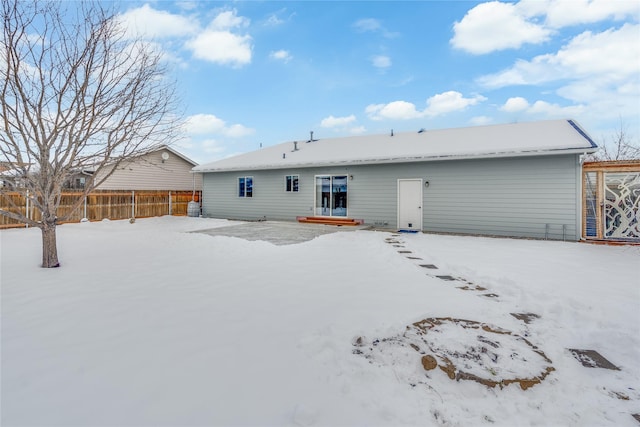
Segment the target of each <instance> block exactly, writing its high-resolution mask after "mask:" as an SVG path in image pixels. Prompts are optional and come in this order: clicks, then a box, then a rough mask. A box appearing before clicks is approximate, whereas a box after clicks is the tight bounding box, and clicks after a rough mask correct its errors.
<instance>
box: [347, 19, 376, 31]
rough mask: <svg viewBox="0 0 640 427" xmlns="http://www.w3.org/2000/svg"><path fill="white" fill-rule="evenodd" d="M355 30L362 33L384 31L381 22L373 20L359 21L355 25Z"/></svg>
mask: <svg viewBox="0 0 640 427" xmlns="http://www.w3.org/2000/svg"><path fill="white" fill-rule="evenodd" d="M353 28H355V29H356V31H358V32H361V33H366V32H375V31H381V30H382V29H383V28H382V24H381V23H380V21H379V20H377V19H373V18H363V19H359V20H357V21H356V22H354V23H353Z"/></svg>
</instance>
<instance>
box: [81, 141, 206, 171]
mask: <svg viewBox="0 0 640 427" xmlns="http://www.w3.org/2000/svg"><path fill="white" fill-rule="evenodd" d="M159 151H168V152H170V153H172V154H174V155H176V156H177V157H179V158H181V159H182V160H184V161H185V162H187V163H189V164H190V165H191V166H197V165H198V164H197V163H196V162H194V161H193V160H191V159H190V158H188V157H187V156H185V155H184V154H182V153H180V152H178V151H176V150H174V149H173V148H171V147H169V146H168V145H161V146H159V147H157V148H154V149H153V150H149V151H145V152H142V153H141V154H139V155H138V156H136V157H132V158H131V159H126V160H124V161H123V163H128V162H132V161H133V162H135V161H136V159H137V158H140V157H145V156H147V155H149V154H151V153H157V152H159ZM109 165H111V163H109ZM94 169H95V168H87V169H84V170H82V171H81V172H82V173H83V174H93V172H94Z"/></svg>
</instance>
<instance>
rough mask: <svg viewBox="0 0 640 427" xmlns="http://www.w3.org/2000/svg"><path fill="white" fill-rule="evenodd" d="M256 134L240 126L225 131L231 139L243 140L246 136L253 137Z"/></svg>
mask: <svg viewBox="0 0 640 427" xmlns="http://www.w3.org/2000/svg"><path fill="white" fill-rule="evenodd" d="M254 133H255V130H254V129H251V128H248V127H246V126H243V125H239V124H235V125H231V126H229V127H228V128H225V130H224V134H225V135H226V136H229V137H231V138H242V137H244V136H249V135H253V134H254Z"/></svg>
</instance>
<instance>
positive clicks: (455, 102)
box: [425, 90, 487, 116]
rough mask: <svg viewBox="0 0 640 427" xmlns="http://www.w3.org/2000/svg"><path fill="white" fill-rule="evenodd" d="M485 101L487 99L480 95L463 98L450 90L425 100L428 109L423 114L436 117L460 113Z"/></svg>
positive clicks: (458, 93)
mask: <svg viewBox="0 0 640 427" xmlns="http://www.w3.org/2000/svg"><path fill="white" fill-rule="evenodd" d="M486 99H487V98H485V97H484V96H482V95H475V96H473V97H471V98H465V97H464V96H462V94H461V93H460V92H456V91H453V90H450V91H448V92H443V93H439V94H437V95H434V96H432V97H431V98H429V99H427V105H428V107H427V109H426V110H425V113H426V115H428V116H437V115H440V114H445V113H450V112H452V111H461V110H464V109H466V108H467V107H469V106H471V105H476V104H477V103H479V102H482V101H486Z"/></svg>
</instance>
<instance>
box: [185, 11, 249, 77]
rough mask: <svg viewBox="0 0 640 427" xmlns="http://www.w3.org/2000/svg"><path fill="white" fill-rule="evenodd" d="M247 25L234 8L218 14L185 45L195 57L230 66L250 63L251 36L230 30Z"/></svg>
mask: <svg viewBox="0 0 640 427" xmlns="http://www.w3.org/2000/svg"><path fill="white" fill-rule="evenodd" d="M248 25H249V20H248V19H247V18H244V17H241V16H237V15H236V11H235V10H231V11H224V12H221V13H220V14H218V15H217V16H216V17H215V18H214V19H213V21H211V24H210V25H209V27H208V28H207V29H206V30H205V31H203V32H201V33H200V34H198V35H197V36H196V37H195V38H194V39H192V40H189V41H188V42H187V43H186V44H185V46H186V47H187V48H188V49H191V50H192V51H193V55H194V56H195V57H196V58H199V59H203V60H205V61H210V62H214V63H217V64H222V65H230V66H232V67H241V66H243V65H246V64H249V63H251V55H252V44H251V41H252V38H251V36H249V35H247V34H245V35H242V34H236V33H233V32H232V31H231V30H232V29H234V28H237V27H240V28H244V27H246V26H248Z"/></svg>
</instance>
